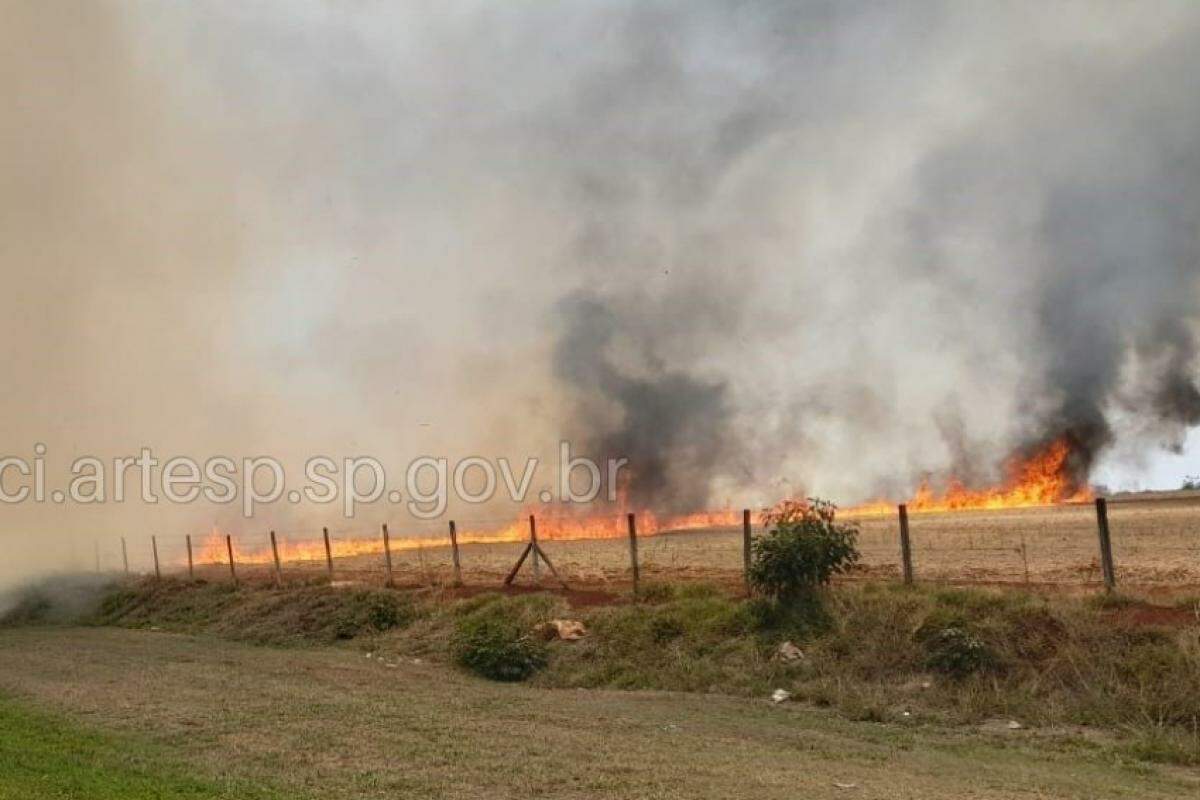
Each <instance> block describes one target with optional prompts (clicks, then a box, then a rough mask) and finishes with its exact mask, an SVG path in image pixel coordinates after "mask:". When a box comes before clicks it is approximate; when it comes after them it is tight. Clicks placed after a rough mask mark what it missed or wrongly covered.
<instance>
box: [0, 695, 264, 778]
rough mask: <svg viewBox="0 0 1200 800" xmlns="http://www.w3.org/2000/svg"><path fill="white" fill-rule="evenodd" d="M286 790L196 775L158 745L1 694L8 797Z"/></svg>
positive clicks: (0, 766)
mask: <svg viewBox="0 0 1200 800" xmlns="http://www.w3.org/2000/svg"><path fill="white" fill-rule="evenodd" d="M283 796H284V795H282V794H278V793H275V792H271V791H266V790H262V789H255V788H251V787H247V786H245V785H234V784H215V783H212V782H207V781H201V780H196V779H194V778H190V777H188V776H187V775H186V774H185V772H184V770H183V769H181V768H179V767H178V766H176V765H174V764H172V763H171V762H170V759H169V758H168V757H166V756H165V755H164V754H163V753H162V752H160V751H159V750H157V749H156V748H155V747H153V746H150V745H147V744H145V743H142V742H139V741H138V740H137V739H135V738H134V737H131V736H123V735H102V734H98V733H93V732H90V731H87V730H84V729H83V728H81V727H79V726H78V725H76V724H74V723H71V722H68V721H66V720H64V719H62V718H59V717H57V716H52V715H48V714H44V713H41V712H34V711H30V710H28V709H26V708H23V707H22V706H21V705H20V704H18V703H16V702H14V701H13V700H12V699H10V698H6V697H0V800H53V799H54V798H71V800H83V798H86V800H110V798H111V799H112V800H118V799H119V800H141V799H142V798H147V799H149V798H194V799H195V800H206V799H207V798H239V800H240V799H241V798H254V799H255V800H258V799H259V798H261V800H270V798H276V797H279V798H282V797H283Z"/></svg>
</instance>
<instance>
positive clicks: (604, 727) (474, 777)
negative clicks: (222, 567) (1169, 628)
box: [0, 628, 1196, 800]
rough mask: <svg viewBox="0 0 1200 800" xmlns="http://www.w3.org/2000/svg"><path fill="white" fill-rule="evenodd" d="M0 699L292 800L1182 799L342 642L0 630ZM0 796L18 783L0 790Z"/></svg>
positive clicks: (988, 745)
mask: <svg viewBox="0 0 1200 800" xmlns="http://www.w3.org/2000/svg"><path fill="white" fill-rule="evenodd" d="M5 695H7V696H9V697H13V698H15V699H16V701H17V702H19V703H22V704H27V705H28V706H30V707H34V708H39V709H45V710H49V711H52V712H54V713H58V714H63V715H66V717H67V718H68V719H69V720H71V721H73V723H74V724H78V725H82V726H86V727H87V729H89V730H95V731H98V732H102V733H105V732H107V733H112V734H114V735H119V736H126V737H138V740H139V742H140V743H141V746H139V748H137V749H132V750H131V753H130V756H129V758H130V760H131V764H133V765H134V766H136V767H137V768H139V769H142V770H149V771H151V772H153V771H154V770H156V769H158V765H157V764H155V763H152V762H150V763H148V762H147V761H146V760H145V759H146V756H145V755H143V753H144V752H145V750H144V748H151V749H152V750H153V751H155V752H169V753H170V754H171V756H172V761H173V762H175V763H177V765H178V766H179V767H180V768H182V769H185V770H187V773H188V774H189V775H193V776H195V777H197V778H200V779H205V780H211V781H217V782H220V783H221V784H224V783H226V782H238V783H240V784H243V785H254V786H256V787H262V788H266V787H278V788H280V789H281V790H282V791H284V792H286V796H290V797H300V798H304V797H314V798H315V797H321V798H342V797H357V798H376V797H378V798H383V797H401V796H402V797H414V798H420V797H447V798H455V797H461V798H469V797H495V798H509V797H512V798H530V797H561V798H594V797H622V798H642V797H656V798H674V797H679V798H683V797H688V798H704V797H712V798H728V797H758V798H764V799H766V798H793V797H811V798H846V797H855V798H892V799H896V800H898V799H899V798H962V797H973V798H995V799H997V800H1000V799H1007V798H1034V797H1054V798H1059V797H1062V798H1100V797H1113V798H1117V797H1141V798H1159V797H1163V798H1165V797H1194V796H1195V792H1196V782H1195V773H1194V771H1192V770H1182V769H1167V768H1153V767H1147V766H1146V765H1143V764H1137V765H1134V764H1122V763H1120V762H1114V760H1113V759H1112V758H1111V757H1109V756H1105V755H1102V754H1101V752H1100V751H1097V750H1094V749H1092V748H1090V747H1088V746H1086V745H1083V744H1080V743H1078V742H1073V741H1072V740H1070V739H1069V737H1065V736H1058V735H1056V734H1054V733H1053V732H1035V731H1011V730H1007V729H1006V728H1005V727H1004V726H1003V725H1000V726H998V727H997V728H996V730H990V729H980V730H974V731H961V730H959V731H951V730H942V729H937V728H931V727H928V726H923V725H922V726H915V725H914V726H904V725H881V724H874V723H863V722H849V721H846V720H844V719H841V718H839V717H838V716H837V715H836V714H833V713H831V712H827V711H823V710H818V709H811V708H805V707H801V706H797V705H794V704H785V705H781V706H776V705H772V704H771V703H770V702H769V701H767V700H746V699H737V698H729V697H718V696H711V695H708V696H706V695H692V694H674V693H665V692H614V691H597V690H587V691H582V690H570V691H565V690H564V691H547V690H539V689H533V688H529V687H525V686H518V685H500V684H494V683H488V682H485V681H481V680H478V679H474V678H470V677H467V676H464V675H462V674H459V673H457V672H455V671H453V670H447V669H446V668H445V666H444V665H440V664H431V663H413V660H412V659H404V658H400V659H388V660H387V661H386V663H385V661H384V660H383V659H380V658H371V659H368V658H364V657H363V652H361V651H360V650H358V649H354V648H349V647H346V648H272V647H255V646H250V645H245V644H238V643H233V642H229V641H224V640H220V639H215V638H211V637H204V636H199V637H197V636H183V635H177V634H169V633H159V632H152V631H146V630H141V631H132V630H120V629H103V628H85V629H72V628H21V629H5V630H0V696H5ZM1056 736H1057V738H1056ZM81 758H82V757H81ZM15 768H16V767H15V766H14V769H15ZM9 796H11V797H26V796H30V795H8V794H6V793H5V790H4V787H3V786H0V797H9ZM122 796H132V795H122ZM137 796H139V797H140V796H147V797H149V796H152V795H149V794H146V795H137ZM153 796H156V797H157V796H164V795H153ZM231 796H232V795H231Z"/></svg>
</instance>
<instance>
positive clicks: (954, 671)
mask: <svg viewBox="0 0 1200 800" xmlns="http://www.w3.org/2000/svg"><path fill="white" fill-rule="evenodd" d="M922 639H923V641H924V644H925V649H926V653H927V655H926V658H925V666H926V667H927V668H929V669H931V670H934V671H935V672H940V673H942V674H943V675H949V676H950V677H952V678H958V679H962V678H965V677H967V676H968V675H973V674H974V673H976V672H981V671H983V670H985V669H987V668H989V667H991V666H992V665H993V664H994V663H995V656H994V655H993V653H992V651H991V650H990V649H989V648H988V646H987V645H986V644H985V643H984V641H983V640H982V639H980V638H979V637H978V636H976V635H975V634H974V633H972V632H971V631H969V630H967V629H966V628H963V627H958V626H950V627H946V628H939V629H937V630H933V631H925V632H924V635H923V636H922Z"/></svg>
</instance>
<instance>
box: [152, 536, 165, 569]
mask: <svg viewBox="0 0 1200 800" xmlns="http://www.w3.org/2000/svg"><path fill="white" fill-rule="evenodd" d="M150 549H151V550H153V551H154V577H155V579H161V578H162V570H160V569H159V568H158V537H157V536H151V537H150Z"/></svg>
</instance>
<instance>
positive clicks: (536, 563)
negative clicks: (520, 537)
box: [529, 514, 542, 583]
mask: <svg viewBox="0 0 1200 800" xmlns="http://www.w3.org/2000/svg"><path fill="white" fill-rule="evenodd" d="M529 541H530V542H531V543H532V544H533V550H532V552H530V554H529V555H530V556H531V557H532V558H533V582H534V583H541V582H542V565H541V560H540V559H539V558H538V546H537V522H535V521H534V519H533V514H530V515H529Z"/></svg>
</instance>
